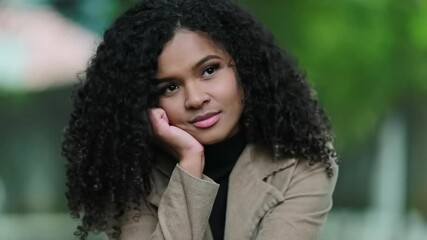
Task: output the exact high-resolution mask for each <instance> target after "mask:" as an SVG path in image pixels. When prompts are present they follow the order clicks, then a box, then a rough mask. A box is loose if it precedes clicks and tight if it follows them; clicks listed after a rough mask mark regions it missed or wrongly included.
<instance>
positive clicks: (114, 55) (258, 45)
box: [62, 0, 337, 239]
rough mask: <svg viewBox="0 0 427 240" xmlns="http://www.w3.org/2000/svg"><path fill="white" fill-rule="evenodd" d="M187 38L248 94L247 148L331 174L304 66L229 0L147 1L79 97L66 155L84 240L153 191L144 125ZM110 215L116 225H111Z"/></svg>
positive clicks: (114, 38) (92, 68) (131, 15)
mask: <svg viewBox="0 0 427 240" xmlns="http://www.w3.org/2000/svg"><path fill="white" fill-rule="evenodd" d="M179 29H186V30H190V31H199V32H203V33H206V34H207V35H208V36H209V37H210V38H211V39H212V40H214V42H215V43H217V44H218V46H220V47H221V48H223V49H224V50H225V51H226V52H227V53H228V54H229V55H230V56H231V57H232V59H233V60H234V63H235V65H236V69H237V71H238V76H239V81H240V84H241V86H242V88H243V90H244V93H245V99H244V101H245V108H244V112H243V114H242V118H241V122H242V127H243V129H244V131H245V133H246V137H247V141H248V142H251V143H255V144H262V145H265V146H269V147H270V148H271V150H272V151H273V152H274V154H275V155H276V156H277V155H282V156H287V157H294V158H301V159H306V160H307V161H309V162H310V163H316V162H323V163H324V164H326V169H327V174H329V175H332V174H333V173H332V169H331V168H330V166H331V163H332V162H331V161H334V160H336V159H337V156H336V152H335V150H334V148H333V147H332V144H331V143H332V140H333V136H332V133H331V130H330V128H331V127H330V123H329V119H328V118H327V116H326V114H325V113H324V111H323V110H322V108H321V107H320V106H319V104H318V101H317V99H316V96H315V94H314V91H313V89H312V88H311V87H310V86H309V84H308V82H307V81H306V79H305V76H304V74H302V73H301V72H300V71H299V70H298V68H297V64H296V61H295V60H294V59H293V58H292V57H291V56H290V55H289V54H288V53H286V52H285V51H284V50H283V49H282V48H280V47H279V46H278V44H277V43H276V42H275V40H274V37H273V35H272V33H271V32H270V31H268V30H267V29H266V28H265V27H264V26H263V25H262V24H260V23H258V22H257V21H256V20H255V19H254V18H253V17H252V15H251V14H250V13H248V12H247V11H246V10H244V9H242V8H241V7H239V6H238V5H236V4H235V3H233V2H232V1H229V0H144V1H142V2H140V3H139V4H137V5H136V6H134V7H133V8H131V9H129V10H128V11H126V12H125V13H124V14H122V15H121V16H120V17H119V18H118V19H117V20H116V21H115V22H114V23H113V25H112V26H111V27H110V28H109V29H108V30H107V31H106V32H105V34H104V37H103V42H101V43H100V45H99V47H98V49H97V52H96V54H95V56H94V57H93V58H92V59H91V61H90V63H89V66H88V68H87V71H86V76H85V79H82V80H81V81H80V83H79V84H78V86H77V88H76V90H75V92H74V95H73V101H74V110H73V112H72V113H71V117H70V121H69V125H68V127H67V128H66V129H65V134H64V141H63V145H62V154H63V155H64V156H65V158H66V159H67V160H68V162H67V177H68V182H67V187H68V191H67V193H66V196H67V199H68V205H69V208H70V210H71V214H72V216H74V217H76V218H82V224H81V225H80V226H79V227H78V228H77V231H76V233H75V234H76V235H77V236H79V237H80V239H86V237H87V236H88V233H89V232H90V231H98V230H102V229H104V228H105V226H106V224H107V221H111V218H113V220H115V227H114V229H115V233H116V234H115V236H116V237H117V238H118V237H119V235H120V227H119V226H118V219H119V218H120V217H121V216H122V215H123V214H124V212H126V211H127V210H129V209H131V207H132V206H135V205H137V206H139V205H138V204H139V202H140V200H141V199H145V198H146V196H147V195H148V194H149V193H150V191H151V184H150V172H151V168H152V166H153V163H154V157H155V152H154V150H153V143H152V142H151V141H150V134H149V131H150V124H149V121H148V119H147V116H146V111H147V109H148V108H150V107H152V106H154V104H155V102H156V96H155V94H154V92H155V89H154V87H153V84H152V82H153V81H154V79H155V74H156V70H157V58H158V56H159V54H160V53H161V51H162V49H163V47H164V45H165V43H166V42H168V41H169V40H170V39H171V38H172V37H173V36H174V34H175V33H176V31H177V30H179ZM111 207H113V208H114V211H113V212H114V216H111V214H110V213H111Z"/></svg>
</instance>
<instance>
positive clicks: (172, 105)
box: [159, 99, 183, 125]
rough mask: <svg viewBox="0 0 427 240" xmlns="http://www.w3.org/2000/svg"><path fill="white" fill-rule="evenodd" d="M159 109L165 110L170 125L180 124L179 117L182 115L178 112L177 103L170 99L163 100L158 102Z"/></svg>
mask: <svg viewBox="0 0 427 240" xmlns="http://www.w3.org/2000/svg"><path fill="white" fill-rule="evenodd" d="M159 107H160V108H162V109H163V110H165V112H166V115H167V116H168V119H169V123H170V124H172V125H176V124H179V123H180V122H181V118H180V117H181V116H183V113H182V112H181V111H180V109H181V107H180V106H179V101H178V100H175V101H173V100H172V99H164V100H160V101H159Z"/></svg>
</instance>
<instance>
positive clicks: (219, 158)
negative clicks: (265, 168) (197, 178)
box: [204, 131, 246, 240]
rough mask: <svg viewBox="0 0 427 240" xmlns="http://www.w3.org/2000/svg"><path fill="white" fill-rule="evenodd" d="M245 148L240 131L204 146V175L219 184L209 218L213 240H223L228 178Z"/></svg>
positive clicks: (243, 137) (244, 141) (244, 139)
mask: <svg viewBox="0 0 427 240" xmlns="http://www.w3.org/2000/svg"><path fill="white" fill-rule="evenodd" d="M245 146H246V138H245V134H244V133H243V132H242V131H239V132H238V133H237V134H235V135H233V136H232V137H230V138H228V139H226V140H224V141H222V142H219V143H215V144H212V145H205V146H204V147H205V169H204V174H205V175H207V176H208V177H210V178H212V180H214V181H215V182H216V183H218V184H219V189H218V194H217V196H216V198H215V202H214V205H213V208H212V213H211V215H210V217H209V224H210V226H211V229H212V234H213V237H214V239H215V240H222V239H224V229H225V212H226V209H227V191H228V177H229V176H230V173H231V170H232V169H233V167H234V165H235V163H236V162H237V159H238V158H239V156H240V154H241V153H242V151H243V149H244V148H245Z"/></svg>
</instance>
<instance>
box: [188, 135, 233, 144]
mask: <svg viewBox="0 0 427 240" xmlns="http://www.w3.org/2000/svg"><path fill="white" fill-rule="evenodd" d="M230 136H232V134H215V135H213V134H210V135H209V136H200V137H195V138H196V140H197V141H199V143H201V144H202V145H211V144H215V143H219V142H222V141H224V140H225V139H227V138H229V137H230Z"/></svg>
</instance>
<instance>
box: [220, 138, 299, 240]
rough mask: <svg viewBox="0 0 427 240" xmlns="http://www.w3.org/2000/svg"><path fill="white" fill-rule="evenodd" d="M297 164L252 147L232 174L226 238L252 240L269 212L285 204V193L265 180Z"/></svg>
mask: <svg viewBox="0 0 427 240" xmlns="http://www.w3.org/2000/svg"><path fill="white" fill-rule="evenodd" d="M293 164H295V159H287V160H285V159H277V160H275V159H274V157H273V155H272V151H269V150H268V149H267V148H263V147H261V146H256V145H252V144H250V145H248V146H247V147H246V148H245V150H244V151H243V153H242V154H241V156H240V158H239V160H238V161H237V163H236V165H235V166H234V168H233V171H232V172H231V174H230V180H229V185H228V199H227V212H226V223H225V224H226V225H225V239H250V238H251V236H252V235H253V232H254V231H255V229H256V228H257V225H258V223H259V221H260V219H261V218H262V217H263V216H264V215H265V214H266V212H267V211H268V210H270V209H271V208H272V207H274V206H275V205H277V204H278V203H280V202H283V201H284V197H283V194H282V193H281V192H280V191H279V190H278V189H277V188H276V187H274V186H272V185H270V184H269V183H267V182H266V181H265V180H266V179H267V177H269V176H270V175H272V174H274V173H275V172H278V171H281V170H283V169H285V168H288V167H290V166H292V165H293Z"/></svg>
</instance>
